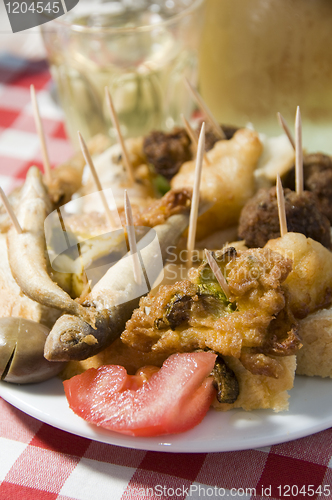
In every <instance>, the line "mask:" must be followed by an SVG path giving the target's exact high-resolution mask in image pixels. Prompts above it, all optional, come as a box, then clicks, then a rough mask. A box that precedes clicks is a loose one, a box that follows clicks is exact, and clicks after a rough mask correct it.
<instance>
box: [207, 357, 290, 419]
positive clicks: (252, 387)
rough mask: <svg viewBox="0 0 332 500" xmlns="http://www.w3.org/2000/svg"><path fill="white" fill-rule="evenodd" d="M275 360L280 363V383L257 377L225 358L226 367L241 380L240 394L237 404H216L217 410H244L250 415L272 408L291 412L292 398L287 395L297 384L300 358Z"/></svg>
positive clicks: (269, 378)
mask: <svg viewBox="0 0 332 500" xmlns="http://www.w3.org/2000/svg"><path fill="white" fill-rule="evenodd" d="M271 357H272V356H271ZM274 359H275V360H277V361H278V362H279V365H280V371H281V374H280V376H279V378H277V379H275V378H272V377H266V376H264V375H253V374H252V373H250V372H249V371H248V370H246V369H245V368H244V367H243V365H242V364H241V362H240V361H239V360H238V359H236V358H231V357H225V361H226V363H227V364H228V366H229V367H230V368H231V369H232V370H233V372H234V373H235V375H236V378H237V379H238V382H239V386H240V394H239V396H238V398H237V400H236V401H235V403H233V404H225V403H219V402H218V401H217V400H215V402H214V404H213V406H214V408H216V409H217V410H222V411H227V410H231V409H233V408H243V409H244V410H246V411H249V410H258V409H268V408H270V409H272V410H274V411H276V412H278V411H282V410H288V398H289V394H288V392H287V391H289V390H290V389H291V388H292V387H293V384H294V376H295V369H296V356H284V357H274Z"/></svg>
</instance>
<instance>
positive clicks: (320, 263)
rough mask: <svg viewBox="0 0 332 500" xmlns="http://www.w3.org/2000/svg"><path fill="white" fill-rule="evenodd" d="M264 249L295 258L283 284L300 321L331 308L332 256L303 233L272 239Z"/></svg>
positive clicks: (290, 304) (295, 314) (294, 312)
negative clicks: (318, 310)
mask: <svg viewBox="0 0 332 500" xmlns="http://www.w3.org/2000/svg"><path fill="white" fill-rule="evenodd" d="M264 248H268V249H270V250H274V251H275V252H278V253H279V254H281V255H283V256H284V257H287V258H289V259H292V261H293V269H292V271H291V273H289V275H288V277H287V279H286V280H285V282H284V283H283V288H284V289H285V290H286V292H287V295H288V296H289V306H290V309H291V311H292V313H293V314H294V316H295V317H296V318H299V319H301V318H305V317H306V316H307V315H308V314H310V313H312V312H314V311H316V310H317V309H320V308H322V307H327V306H328V305H330V304H331V301H332V253H331V252H330V251H329V250H327V248H325V247H323V245H321V244H320V243H318V242H317V241H314V240H312V239H311V238H306V237H305V236H304V235H303V234H300V233H287V234H285V235H284V236H283V237H282V238H277V239H275V240H270V241H269V242H268V243H267V244H266V246H265V247H264Z"/></svg>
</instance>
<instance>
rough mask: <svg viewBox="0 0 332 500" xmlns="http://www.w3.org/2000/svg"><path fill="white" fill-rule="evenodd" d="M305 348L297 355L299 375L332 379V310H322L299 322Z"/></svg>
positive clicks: (297, 371)
mask: <svg viewBox="0 0 332 500" xmlns="http://www.w3.org/2000/svg"><path fill="white" fill-rule="evenodd" d="M299 334H300V335H301V339H302V342H303V348H302V349H301V351H300V352H299V353H298V355H297V369H296V373H297V374H298V375H308V376H310V377H314V376H318V377H330V378H332V309H331V307H329V308H328V309H321V310H319V311H316V312H314V313H312V314H309V316H307V317H306V318H304V319H302V320H301V321H299Z"/></svg>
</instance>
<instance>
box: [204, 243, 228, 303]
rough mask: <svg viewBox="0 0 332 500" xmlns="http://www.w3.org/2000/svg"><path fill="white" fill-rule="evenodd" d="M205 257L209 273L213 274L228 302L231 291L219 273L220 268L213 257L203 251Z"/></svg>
mask: <svg viewBox="0 0 332 500" xmlns="http://www.w3.org/2000/svg"><path fill="white" fill-rule="evenodd" d="M205 257H206V260H207V261H208V264H209V266H210V267H211V271H212V272H213V274H214V275H215V277H216V279H217V281H218V283H219V285H220V286H221V289H222V291H223V292H224V294H225V295H226V299H227V300H229V297H230V296H231V291H230V289H229V286H228V283H227V281H226V279H225V277H224V275H223V273H222V272H221V269H220V267H219V266H218V264H217V262H216V261H215V258H214V257H213V255H212V253H211V252H210V251H209V250H207V249H205Z"/></svg>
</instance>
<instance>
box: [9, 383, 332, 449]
mask: <svg viewBox="0 0 332 500" xmlns="http://www.w3.org/2000/svg"><path fill="white" fill-rule="evenodd" d="M299 379H301V377H299V376H297V377H296V378H295V384H294V385H295V387H294V388H293V389H292V391H295V392H296V386H297V385H298V384H299ZM304 379H307V380H308V379H312V378H311V377H304ZM319 380H323V379H319ZM54 384H55V387H56V388H58V387H60V384H62V381H61V380H60V379H58V378H56V379H51V380H49V381H46V382H43V383H42V384H41V385H42V387H43V388H45V387H46V388H47V387H48V386H49V385H50V386H51V387H52V386H53V385H54ZM330 384H331V393H332V381H330ZM38 386H40V384H38V385H37V384H29V385H26V386H24V385H20V386H18V385H14V384H9V383H7V382H4V381H1V382H0V397H2V398H3V399H4V400H5V401H7V403H9V404H11V405H12V406H14V407H15V408H17V409H19V410H20V411H22V412H23V413H25V414H27V415H29V416H31V417H33V418H35V419H37V420H38V421H40V422H43V423H45V424H47V425H50V426H52V427H55V428H57V429H60V430H62V431H64V432H68V433H70V434H73V435H76V436H80V437H82V438H85V439H89V440H91V441H96V442H100V443H104V444H110V445H113V446H121V447H124V448H131V449H136V450H143V451H159V452H168V453H217V452H230V451H244V450H248V449H259V448H264V447H269V446H273V445H276V444H281V443H286V442H289V441H293V440H296V439H300V438H303V437H307V436H309V435H312V434H316V433H317V432H320V431H323V430H326V429H328V428H329V427H331V426H332V401H331V415H330V416H329V417H326V418H322V419H321V420H319V421H318V422H316V423H315V424H313V425H311V426H307V427H304V428H301V429H299V430H297V431H296V430H292V431H290V432H287V433H285V434H284V435H282V436H281V434H280V432H279V433H276V434H275V435H272V436H270V435H262V436H261V437H257V436H254V437H252V436H251V435H250V432H249V433H248V436H247V437H244V438H243V437H242V439H241V440H238V441H237V442H235V443H234V444H227V443H225V444H224V445H223V443H221V441H220V439H218V438H216V439H211V440H208V441H205V440H204V441H203V442H201V441H199V440H194V441H191V440H190V434H189V433H191V432H192V431H194V432H195V433H196V432H198V433H199V430H200V426H201V425H202V424H199V425H198V426H196V427H195V428H194V429H192V431H187V432H186V433H181V434H172V435H163V436H156V437H151V438H150V437H144V438H142V437H134V436H126V435H123V434H120V433H116V432H113V431H109V430H106V429H102V428H100V427H97V426H95V425H94V424H89V423H87V422H85V421H84V420H83V419H81V418H80V417H79V416H77V415H75V414H74V412H72V411H71V410H70V409H69V405H68V403H67V400H66V397H65V394H64V393H63V395H62V394H60V397H61V402H62V403H63V402H64V401H65V403H66V405H67V407H68V410H69V411H70V413H72V417H73V422H74V423H75V422H77V423H78V428H77V429H74V428H73V424H72V422H71V421H72V418H70V423H69V424H68V422H67V425H65V424H64V422H63V419H61V418H58V416H56V415H53V414H49V413H47V412H45V411H42V410H41V408H39V407H35V406H31V405H29V404H28V403H27V402H26V399H28V400H29V388H31V387H32V388H38ZM292 391H290V392H291V395H292ZM32 393H34V391H32ZM26 394H28V397H26V396H25V397H24V395H26ZM37 394H38V391H37ZM22 395H23V401H22V399H20V396H21V398H22ZM49 397H50V398H51V399H52V398H54V397H55V395H52V394H49ZM56 397H59V396H56ZM291 402H292V397H290V403H291ZM236 412H243V413H244V410H241V409H233V410H230V411H228V412H218V411H217V410H214V409H211V410H209V412H208V416H207V417H205V418H212V421H213V416H212V417H211V415H215V414H220V415H224V416H225V415H227V416H230V418H231V417H232V416H234V415H236ZM262 412H264V413H263V417H264V416H265V417H271V418H272V422H273V418H277V419H279V418H280V417H281V418H282V417H283V415H285V416H286V417H288V418H293V415H292V414H291V413H289V412H287V413H286V412H279V413H275V412H273V411H272V410H254V411H253V412H245V413H246V414H247V415H254V416H255V415H257V414H259V415H261V414H262ZM209 415H210V417H209ZM285 420H287V418H286V419H285ZM203 422H204V421H203ZM183 436H185V437H184V439H183ZM186 436H187V437H188V438H189V439H188V440H186ZM177 438H178V439H177ZM202 443H203V444H202Z"/></svg>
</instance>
